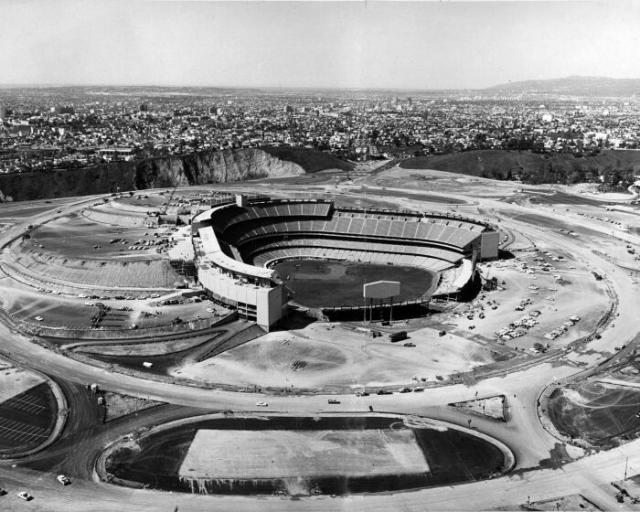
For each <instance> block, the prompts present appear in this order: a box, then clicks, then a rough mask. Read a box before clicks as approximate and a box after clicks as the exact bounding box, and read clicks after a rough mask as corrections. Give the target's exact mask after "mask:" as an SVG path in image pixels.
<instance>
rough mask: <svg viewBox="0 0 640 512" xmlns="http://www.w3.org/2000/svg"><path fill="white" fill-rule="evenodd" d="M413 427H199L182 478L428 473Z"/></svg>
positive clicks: (264, 477) (183, 468)
mask: <svg viewBox="0 0 640 512" xmlns="http://www.w3.org/2000/svg"><path fill="white" fill-rule="evenodd" d="M427 471H429V465H428V464H427V461H426V460H425V457H424V455H423V453H422V451H421V450H420V447H419V446H418V444H417V441H416V437H415V434H414V433H413V431H412V430H409V429H403V430H391V429H369V430H198V432H197V433H196V436H195V438H194V439H193V442H192V443H191V446H190V447H189V451H188V452H187V455H186V457H185V459H184V462H183V463H182V467H181V468H180V477H181V478H193V479H198V478H207V479H215V478H223V479H252V478H258V479H273V478H291V477H302V478H313V477H316V478H318V477H325V476H333V475H342V476H347V477H359V476H375V475H387V474H393V475H397V474H413V473H426V472H427Z"/></svg>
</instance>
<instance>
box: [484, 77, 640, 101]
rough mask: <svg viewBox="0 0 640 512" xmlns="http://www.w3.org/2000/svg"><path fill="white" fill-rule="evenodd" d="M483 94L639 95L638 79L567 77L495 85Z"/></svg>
mask: <svg viewBox="0 0 640 512" xmlns="http://www.w3.org/2000/svg"><path fill="white" fill-rule="evenodd" d="M484 92H491V93H503V94H559V95H568V96H633V95H637V94H640V79H637V78H607V77H598V76H569V77H566V78H553V79H549V80H525V81H522V82H510V83H508V84H500V85H495V86H493V87H489V88H487V89H484Z"/></svg>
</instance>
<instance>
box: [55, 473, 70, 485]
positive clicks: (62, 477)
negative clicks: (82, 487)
mask: <svg viewBox="0 0 640 512" xmlns="http://www.w3.org/2000/svg"><path fill="white" fill-rule="evenodd" d="M56 480H57V481H58V482H60V483H61V484H62V485H69V484H70V483H71V480H69V477H68V476H66V475H58V476H57V477H56Z"/></svg>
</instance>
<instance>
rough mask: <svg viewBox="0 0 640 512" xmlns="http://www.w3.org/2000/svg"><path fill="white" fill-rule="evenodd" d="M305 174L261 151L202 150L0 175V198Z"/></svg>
mask: <svg viewBox="0 0 640 512" xmlns="http://www.w3.org/2000/svg"><path fill="white" fill-rule="evenodd" d="M304 173H305V170H304V169H303V167H302V166H300V165H298V164H296V163H293V162H290V161H286V160H281V159H279V158H277V157H275V156H273V155H271V154H269V153H267V152H266V151H263V150H260V149H240V150H228V151H206V152H200V153H192V154H189V155H184V156H175V157H166V158H153V159H149V160H141V161H135V162H113V163H109V164H102V165H96V166H92V167H86V168H79V169H67V170H57V171H51V172H45V173H41V172H35V173H21V174H0V200H2V198H3V196H4V197H5V198H6V199H9V198H11V199H13V200H14V201H25V200H32V199H47V198H53V197H66V196H76V195H88V194H102V193H108V192H116V191H124V190H136V189H137V190H142V189H147V188H158V187H172V186H187V185H201V184H206V183H227V182H230V181H241V180H246V179H252V178H266V177H284V176H298V175H300V174H304Z"/></svg>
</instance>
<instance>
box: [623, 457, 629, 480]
mask: <svg viewBox="0 0 640 512" xmlns="http://www.w3.org/2000/svg"><path fill="white" fill-rule="evenodd" d="M628 472H629V456H628V455H627V458H626V459H625V461H624V480H626V479H627V474H628Z"/></svg>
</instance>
